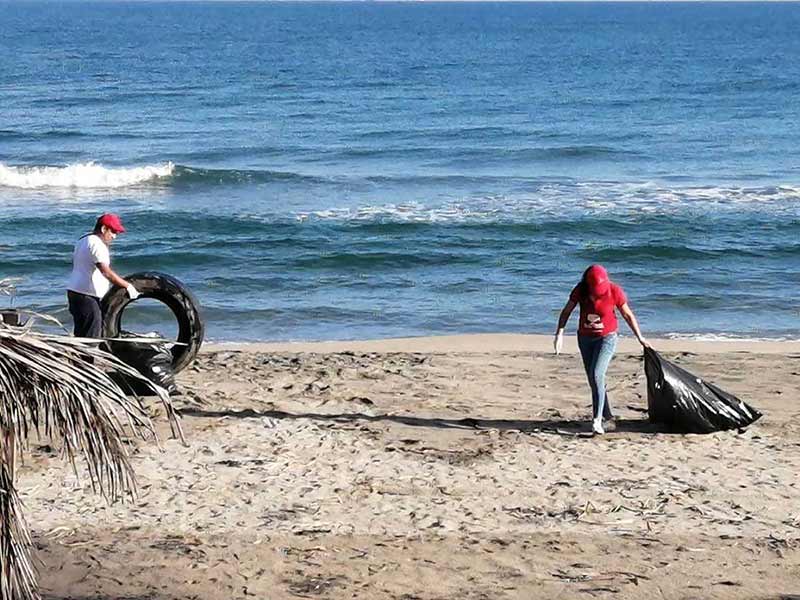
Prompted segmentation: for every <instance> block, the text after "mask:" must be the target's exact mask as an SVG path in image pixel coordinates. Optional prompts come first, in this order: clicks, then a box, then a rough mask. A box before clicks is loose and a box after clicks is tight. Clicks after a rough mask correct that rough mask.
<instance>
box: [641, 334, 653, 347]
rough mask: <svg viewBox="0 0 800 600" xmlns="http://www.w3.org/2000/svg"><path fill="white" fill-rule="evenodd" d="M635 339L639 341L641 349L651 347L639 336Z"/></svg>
mask: <svg viewBox="0 0 800 600" xmlns="http://www.w3.org/2000/svg"><path fill="white" fill-rule="evenodd" d="M637 339H638V340H639V343H640V344H641V345H642V348H652V346H650V342H648V341H647V340H646V339H644V338H643V337H642V336H639V337H638V338H637Z"/></svg>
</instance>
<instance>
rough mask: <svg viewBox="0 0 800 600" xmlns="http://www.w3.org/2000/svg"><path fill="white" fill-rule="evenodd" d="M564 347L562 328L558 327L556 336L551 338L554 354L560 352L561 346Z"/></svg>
mask: <svg viewBox="0 0 800 600" xmlns="http://www.w3.org/2000/svg"><path fill="white" fill-rule="evenodd" d="M563 347H564V330H563V329H559V330H558V331H557V332H556V337H554V338H553V350H555V352H556V354H561V348H563Z"/></svg>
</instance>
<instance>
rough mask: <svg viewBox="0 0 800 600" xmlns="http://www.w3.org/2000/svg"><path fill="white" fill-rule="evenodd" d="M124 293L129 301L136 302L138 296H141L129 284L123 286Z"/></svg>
mask: <svg viewBox="0 0 800 600" xmlns="http://www.w3.org/2000/svg"><path fill="white" fill-rule="evenodd" d="M125 291H126V292H128V298H130V299H131V300H136V299H137V298H138V297H139V296H141V294H140V293H139V290H137V289H136V288H135V287H133V284H132V283H129V284H128V285H127V286H125Z"/></svg>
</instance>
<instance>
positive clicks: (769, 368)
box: [20, 335, 800, 600]
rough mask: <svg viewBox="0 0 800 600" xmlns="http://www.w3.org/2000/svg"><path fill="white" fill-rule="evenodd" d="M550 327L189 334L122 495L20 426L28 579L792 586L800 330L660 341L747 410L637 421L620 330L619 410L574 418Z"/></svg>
mask: <svg viewBox="0 0 800 600" xmlns="http://www.w3.org/2000/svg"><path fill="white" fill-rule="evenodd" d="M549 343H550V342H549V339H548V338H542V337H535V336H511V335H497V336H457V337H445V338H425V339H419V340H382V341H375V342H352V343H343V342H338V343H319V344H282V345H258V346H248V347H242V346H223V347H217V348H214V349H211V350H210V351H206V352H204V353H203V354H202V355H201V358H200V359H199V360H198V361H197V362H196V363H195V364H194V365H193V366H192V367H190V368H188V369H187V370H186V371H184V372H183V373H181V375H180V376H179V383H180V384H181V385H182V387H183V389H184V392H185V393H184V395H183V396H182V397H180V398H178V401H177V403H178V406H179V407H181V408H182V409H183V425H184V428H185V431H186V434H187V438H188V440H189V445H188V446H187V447H183V446H181V445H180V444H179V443H178V442H177V441H175V440H170V439H166V440H165V441H164V442H163V444H162V445H163V451H161V452H160V451H159V450H158V449H157V448H155V447H154V446H148V445H138V446H137V447H136V449H135V450H134V454H133V460H132V462H133V465H134V467H135V469H136V472H137V475H138V481H139V486H140V496H139V499H138V501H137V502H135V503H127V504H115V505H113V506H107V505H106V504H105V503H104V501H103V500H102V498H99V497H97V496H94V495H93V494H92V491H91V487H90V486H89V485H88V481H85V480H81V482H80V483H79V482H78V481H77V480H76V478H75V476H74V475H73V474H72V473H71V471H70V470H69V469H68V468H66V467H65V465H64V463H63V461H62V460H61V459H60V458H59V457H58V456H57V454H56V453H54V452H53V450H52V449H51V448H50V447H49V446H46V445H44V444H43V443H39V444H37V443H33V445H32V449H33V453H32V454H33V458H32V459H31V460H29V461H28V463H27V464H26V466H25V467H23V469H22V473H21V475H22V476H21V481H20V488H21V491H22V496H23V500H24V502H25V505H26V508H27V516H28V519H29V523H30V525H31V527H32V528H33V530H34V532H35V537H36V541H37V544H38V546H39V549H40V552H39V556H40V558H41V559H43V561H44V564H43V566H42V567H41V583H42V587H43V591H44V592H45V597H47V598H94V599H99V598H126V599H134V598H136V599H140V598H152V599H161V598H164V599H167V598H169V599H185V598H187V599H188V598H198V599H212V598H220V599H223V598H225V599H227V598H264V599H267V598H269V599H281V598H320V599H342V600H343V599H345V598H370V599H371V598H376V599H380V598H394V599H397V600H400V599H403V600H413V599H434V598H436V599H451V598H452V599H461V598H465V599H478V598H486V599H489V598H492V599H494V598H498V599H505V598H519V599H522V598H525V599H530V598H548V599H549V598H590V597H598V598H614V599H623V598H667V599H673V598H675V599H681V598H685V599H689V598H720V599H722V598H724V599H729V598H748V599H751V598H764V599H767V598H769V599H777V598H791V597H792V594H800V475H798V472H799V471H800V344H797V343H777V344H766V343H764V344H760V343H750V344H743V345H742V344H740V345H737V344H725V343H688V342H665V341H660V342H658V341H654V346H655V347H656V348H657V349H660V350H663V351H664V354H665V355H666V356H667V357H668V358H670V359H674V360H676V361H677V362H678V363H679V364H681V365H683V366H684V367H685V368H687V369H689V370H690V371H693V372H695V373H697V374H701V375H703V376H704V377H705V378H707V379H708V380H710V381H713V382H715V383H717V384H718V385H720V386H721V387H723V388H724V389H726V390H728V391H730V392H733V393H735V394H738V395H740V396H741V397H742V398H743V399H745V400H747V401H749V402H750V403H751V404H753V405H754V406H755V407H757V408H759V409H760V410H761V411H762V412H763V413H764V417H763V418H762V419H761V420H760V421H759V422H758V423H756V424H755V425H753V426H752V427H750V428H749V429H748V430H747V431H745V432H735V431H733V432H724V433H717V434H712V435H705V436H698V435H675V434H668V433H662V432H658V430H657V429H655V428H653V427H652V426H650V425H649V424H648V423H647V420H646V414H645V412H644V410H645V409H646V405H647V403H646V398H645V394H646V391H645V383H644V376H643V372H642V363H641V355H640V353H639V352H638V351H637V349H636V347H635V345H634V344H631V343H630V340H628V341H626V343H624V344H623V345H622V346H621V349H620V352H618V354H617V357H616V358H615V360H614V362H613V363H612V366H611V369H610V373H609V384H610V397H611V402H612V406H613V407H614V409H615V411H616V413H617V417H618V427H617V430H616V431H615V432H612V433H609V434H607V435H606V436H604V437H602V438H597V437H595V438H592V437H590V436H588V435H586V434H585V432H586V431H588V427H587V419H588V417H589V398H588V387H587V385H586V382H585V377H584V374H583V371H582V366H581V364H580V361H579V358H578V357H577V356H576V355H575V354H574V353H568V354H565V355H562V356H553V355H552V354H551V353H550V351H549ZM567 349H568V350H572V351H574V341H573V340H569V344H568V348H567ZM163 433H164V435H165V436H166V435H167V433H168V429H167V428H166V427H164V428H163Z"/></svg>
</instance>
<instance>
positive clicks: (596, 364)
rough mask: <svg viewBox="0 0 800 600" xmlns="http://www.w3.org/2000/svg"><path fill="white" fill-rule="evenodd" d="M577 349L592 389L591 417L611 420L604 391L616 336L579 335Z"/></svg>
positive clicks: (614, 334)
mask: <svg viewBox="0 0 800 600" xmlns="http://www.w3.org/2000/svg"><path fill="white" fill-rule="evenodd" d="M578 348H580V351H581V358H583V366H584V368H585V369H586V377H587V379H588V380H589V387H590V388H591V389H592V413H593V416H594V418H595V419H596V418H598V417H599V416H600V415H601V414H602V415H603V418H604V419H613V418H614V416H613V415H612V413H611V405H610V404H609V402H608V392H607V391H606V371H607V370H608V365H609V364H610V363H611V359H612V358H613V357H614V351H615V350H616V349H617V334H616V333H610V334H608V335H605V336H602V337H599V336H598V337H592V336H588V335H579V336H578Z"/></svg>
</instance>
